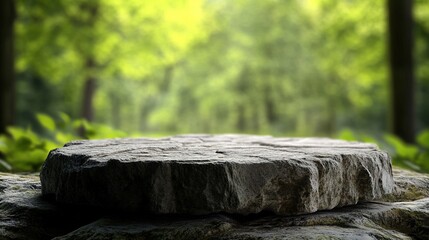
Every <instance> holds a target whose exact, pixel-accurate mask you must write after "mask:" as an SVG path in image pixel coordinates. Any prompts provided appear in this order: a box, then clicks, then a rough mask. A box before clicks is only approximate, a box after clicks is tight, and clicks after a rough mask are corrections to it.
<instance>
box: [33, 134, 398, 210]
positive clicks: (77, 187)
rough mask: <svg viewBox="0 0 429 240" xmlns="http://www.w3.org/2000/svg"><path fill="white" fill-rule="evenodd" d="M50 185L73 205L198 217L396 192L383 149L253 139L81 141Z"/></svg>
mask: <svg viewBox="0 0 429 240" xmlns="http://www.w3.org/2000/svg"><path fill="white" fill-rule="evenodd" d="M41 183H42V193H43V195H45V196H47V197H50V198H52V199H54V200H55V201H57V202H60V203H63V204H70V205H79V206H90V207H95V208H99V209H109V210H110V209H112V210H116V211H119V212H145V213H151V214H192V215H202V214H211V213H231V214H240V215H248V214H254V213H260V212H272V213H275V214H278V215H296V214H304V213H312V212H316V211H318V210H327V209H332V208H335V207H340V206H346V205H354V204H356V203H358V202H359V201H370V200H374V199H379V198H381V197H382V196H383V195H384V194H388V193H391V192H392V189H393V178H392V169H391V161H390V158H389V156H388V155H387V154H386V153H385V152H383V151H380V150H378V148H377V147H376V146H375V145H372V144H365V143H357V142H346V141H340V140H332V139H324V138H274V137H270V136H250V135H183V136H175V137H169V138H162V139H146V138H140V139H116V140H97V141H94V140H92V141H77V142H72V143H70V144H67V145H66V146H64V147H63V148H59V149H56V150H53V151H51V153H50V154H49V156H48V158H47V160H46V162H45V164H44V166H43V170H42V172H41Z"/></svg>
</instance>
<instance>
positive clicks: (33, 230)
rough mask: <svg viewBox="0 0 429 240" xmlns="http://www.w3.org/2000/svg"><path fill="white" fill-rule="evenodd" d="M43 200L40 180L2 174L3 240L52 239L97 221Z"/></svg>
mask: <svg viewBox="0 0 429 240" xmlns="http://www.w3.org/2000/svg"><path fill="white" fill-rule="evenodd" d="M41 196H42V194H41V186H40V180H39V177H38V176H35V175H16V174H8V173H0V239H51V238H52V237H55V236H58V235H62V234H66V233H67V232H70V231H71V230H73V229H75V228H77V227H78V226H80V225H82V224H85V223H87V222H90V221H93V219H94V218H88V217H87V215H86V213H85V215H84V214H83V212H80V213H79V211H75V210H73V211H69V210H67V209H60V208H58V207H57V206H55V205H54V204H51V203H49V202H47V201H45V200H44V199H43V198H42V197H41Z"/></svg>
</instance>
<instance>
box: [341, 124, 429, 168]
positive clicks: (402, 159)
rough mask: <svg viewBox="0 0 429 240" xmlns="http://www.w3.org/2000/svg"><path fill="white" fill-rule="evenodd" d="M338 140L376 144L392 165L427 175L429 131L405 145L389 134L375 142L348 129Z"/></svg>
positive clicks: (371, 138) (428, 166) (342, 132)
mask: <svg viewBox="0 0 429 240" xmlns="http://www.w3.org/2000/svg"><path fill="white" fill-rule="evenodd" d="M338 138H340V139H344V140H347V141H363V142H371V143H376V144H378V145H379V146H380V147H381V148H382V149H385V150H386V151H388V152H389V154H390V155H391V156H392V163H393V164H394V165H396V166H400V167H403V168H408V169H411V170H414V171H419V172H426V173H429V130H424V131H422V132H421V133H420V134H419V135H418V136H417V143H416V144H409V143H405V142H404V141H402V140H401V139H400V138H398V137H396V136H394V135H391V134H385V135H384V136H383V137H382V138H381V139H380V140H377V139H375V138H373V137H370V136H368V135H366V134H357V133H355V132H353V131H351V130H349V129H345V130H343V131H341V132H340V133H339V134H338Z"/></svg>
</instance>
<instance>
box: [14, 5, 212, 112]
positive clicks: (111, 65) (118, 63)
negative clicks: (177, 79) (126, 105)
mask: <svg viewBox="0 0 429 240" xmlns="http://www.w3.org/2000/svg"><path fill="white" fill-rule="evenodd" d="M18 7H19V12H20V16H21V17H20V19H19V26H18V31H17V33H18V35H19V36H20V38H19V39H23V41H19V42H18V52H19V55H20V57H19V61H18V70H19V71H24V70H26V71H28V70H30V71H33V72H34V74H37V75H38V76H40V77H42V78H43V79H46V80H47V81H51V82H56V83H62V84H61V85H63V86H65V82H67V81H72V82H74V86H73V88H72V89H71V88H64V89H62V91H64V94H68V93H69V92H70V91H74V93H75V94H76V95H77V94H79V95H80V96H81V103H80V106H81V107H80V110H79V112H80V113H81V115H82V116H83V117H85V118H86V119H88V120H92V119H93V118H94V117H95V115H96V113H94V104H104V103H97V102H95V101H97V100H98V101H107V102H108V99H103V100H100V98H97V97H96V95H97V91H96V89H97V88H98V86H101V85H103V84H104V83H103V82H105V81H109V82H115V83H116V86H115V87H116V88H120V87H122V86H123V83H121V81H123V80H138V81H140V80H144V79H145V76H147V75H149V74H150V73H152V72H155V71H159V70H162V68H163V66H166V65H170V64H172V63H174V62H175V61H177V60H178V59H180V56H181V55H182V54H183V53H184V52H186V51H187V49H188V48H189V47H190V46H191V45H192V42H193V41H194V40H195V39H196V38H199V37H201V36H204V34H205V33H204V32H203V31H201V29H202V27H203V18H204V15H203V14H202V11H203V10H202V9H203V8H202V1H190V0H185V1H174V2H172V1H167V0H162V1H157V2H156V3H155V2H153V1H144V2H142V1H137V0H131V1H126V2H118V1H114V0H97V1H89V2H88V1H84V0H77V1H71V0H59V1H50V0H42V1H24V2H20V4H19V6H18ZM24 39H32V41H24ZM54 59H60V60H58V61H56V60H54ZM69 86H70V85H69ZM76 88H80V89H83V90H82V91H76V90H75V89H76ZM72 101H74V102H75V104H74V105H79V104H78V101H77V100H76V97H73V99H72Z"/></svg>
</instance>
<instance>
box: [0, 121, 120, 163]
mask: <svg viewBox="0 0 429 240" xmlns="http://www.w3.org/2000/svg"><path fill="white" fill-rule="evenodd" d="M36 118H37V120H38V123H39V124H40V125H41V126H42V127H43V128H44V130H43V133H42V134H37V133H35V132H34V131H33V130H32V129H31V128H19V127H9V128H8V134H4V135H0V155H1V156H3V157H4V159H0V171H24V172H34V171H38V170H39V169H40V167H41V165H42V164H43V162H44V160H45V159H46V157H47V155H48V153H49V151H50V150H52V149H55V148H58V147H61V146H63V145H64V144H65V143H67V142H69V141H72V140H76V139H82V138H83V139H101V138H115V137H125V136H126V133H125V132H122V131H119V130H115V129H112V128H111V127H109V126H106V125H103V124H94V123H88V122H87V121H85V120H80V119H78V120H71V119H70V117H69V116H68V115H66V114H64V113H60V114H59V119H58V120H54V119H53V118H51V117H50V116H48V115H46V114H41V113H39V114H37V115H36ZM79 132H81V133H82V136H83V137H81V136H80V135H78V133H79Z"/></svg>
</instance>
